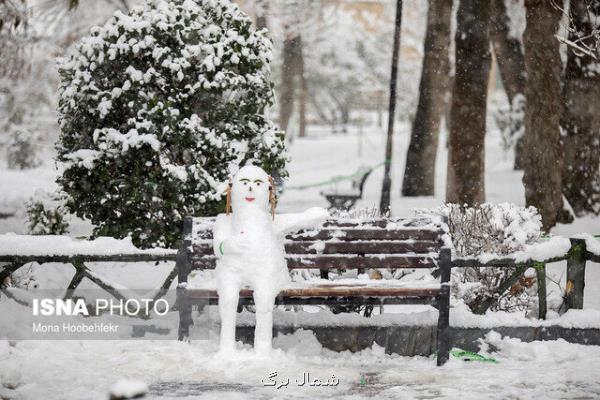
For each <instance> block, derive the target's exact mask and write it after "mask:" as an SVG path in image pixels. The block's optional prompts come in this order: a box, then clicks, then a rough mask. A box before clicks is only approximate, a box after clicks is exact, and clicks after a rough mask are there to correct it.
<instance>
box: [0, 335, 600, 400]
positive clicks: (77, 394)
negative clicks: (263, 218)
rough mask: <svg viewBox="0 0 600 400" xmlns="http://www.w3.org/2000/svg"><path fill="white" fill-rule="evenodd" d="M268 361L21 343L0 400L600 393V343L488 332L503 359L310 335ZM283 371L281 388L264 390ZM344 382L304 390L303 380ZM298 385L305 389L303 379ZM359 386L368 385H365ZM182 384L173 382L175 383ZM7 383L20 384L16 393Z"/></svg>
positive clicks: (6, 367) (2, 361) (188, 350)
mask: <svg viewBox="0 0 600 400" xmlns="http://www.w3.org/2000/svg"><path fill="white" fill-rule="evenodd" d="M275 346H276V347H277V348H279V350H277V351H276V353H275V354H274V356H273V357H272V358H271V359H255V358H254V356H253V354H252V352H251V350H249V349H248V348H245V349H242V350H240V351H239V353H238V355H237V357H235V358H232V359H224V358H222V357H219V356H216V355H215V352H216V350H217V345H216V342H215V341H212V340H211V341H205V342H202V341H196V342H194V343H192V344H189V343H181V342H175V341H106V342H101V341H88V342H85V341H83V342H79V341H54V342H48V341H21V342H18V343H16V344H14V345H11V344H9V342H7V341H2V342H0V381H1V382H2V383H3V385H4V387H3V388H0V398H10V399H13V398H14V399H38V398H40V399H41V398H44V399H63V400H68V399H106V398H107V397H108V396H107V393H108V390H109V388H110V386H111V385H112V384H114V383H115V382H116V381H118V380H120V379H122V378H127V379H133V380H138V381H142V382H145V383H147V384H148V385H149V386H150V395H149V396H148V398H158V399H169V398H182V397H178V396H182V395H185V397H183V398H185V399H214V398H219V399H222V400H224V399H248V398H250V399H271V398H282V399H283V398H285V399H289V398H348V399H357V398H365V399H366V398H373V397H375V398H378V399H386V398H388V399H398V398H401V399H431V398H446V399H458V398H461V399H477V400H481V399H507V398H511V399H540V398H544V399H565V398H578V399H595V398H599V397H600V372H599V370H598V360H599V359H600V347H598V346H583V345H575V344H569V343H566V342H564V341H549V342H533V343H522V342H520V341H519V340H516V339H509V338H504V339H501V338H500V337H499V335H497V334H494V333H491V334H489V335H488V337H487V339H486V341H485V344H484V349H485V348H486V347H487V348H495V349H498V350H499V351H498V352H495V353H493V354H492V356H493V357H494V358H496V359H497V360H498V361H499V363H498V364H490V363H481V362H464V361H460V360H458V359H452V360H450V362H449V363H448V364H446V365H445V366H444V367H441V368H438V367H436V366H435V361H434V359H433V358H424V357H412V358H410V357H399V356H395V355H386V354H384V353H383V350H382V349H381V348H373V349H369V350H365V351H362V352H360V353H355V354H352V353H348V352H344V353H336V352H331V351H328V350H325V349H323V348H321V346H320V345H319V344H318V342H317V341H316V339H315V338H314V336H313V334H312V333H311V332H308V331H299V332H296V333H295V334H293V335H289V336H283V337H279V338H277V339H276V341H275ZM273 372H277V376H276V377H275V378H274V380H275V381H276V382H277V385H279V384H281V383H284V382H285V380H287V379H289V380H290V383H289V385H287V387H286V386H282V387H280V388H279V389H277V387H273V386H264V385H263V383H262V382H261V380H262V381H263V382H270V381H269V374H271V373H273ZM304 373H310V380H311V381H312V380H313V379H314V378H318V379H321V380H322V381H324V380H327V379H330V378H331V377H332V375H335V377H336V378H337V379H339V385H337V386H329V387H315V386H308V385H304V386H298V383H301V382H302V381H304V378H303V374H304ZM296 380H298V383H297V382H296ZM361 380H362V381H363V383H364V384H361ZM174 382H176V383H174ZM7 386H16V389H14V390H10V389H8V388H7Z"/></svg>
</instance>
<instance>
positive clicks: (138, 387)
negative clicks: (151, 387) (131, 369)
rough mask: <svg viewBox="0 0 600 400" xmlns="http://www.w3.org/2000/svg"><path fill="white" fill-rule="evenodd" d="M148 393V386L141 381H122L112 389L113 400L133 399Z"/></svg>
mask: <svg viewBox="0 0 600 400" xmlns="http://www.w3.org/2000/svg"><path fill="white" fill-rule="evenodd" d="M147 392H148V385H146V384H145V383H144V382H141V381H134V380H127V379H122V380H120V381H118V382H117V383H115V384H114V385H113V386H112V387H111V388H110V395H111V399H133V398H136V397H142V396H143V395H144V394H146V393H147Z"/></svg>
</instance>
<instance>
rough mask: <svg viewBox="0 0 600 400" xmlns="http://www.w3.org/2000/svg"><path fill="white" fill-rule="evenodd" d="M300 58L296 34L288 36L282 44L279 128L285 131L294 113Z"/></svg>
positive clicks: (298, 36)
mask: <svg viewBox="0 0 600 400" xmlns="http://www.w3.org/2000/svg"><path fill="white" fill-rule="evenodd" d="M301 58H302V40H301V38H300V35H298V34H295V33H294V34H289V35H288V37H287V38H286V39H285V40H284V42H283V64H282V71H281V96H280V101H279V125H280V126H279V127H280V128H281V129H282V130H283V131H287V128H288V125H289V123H290V119H291V118H292V113H293V111H294V95H295V86H296V77H297V76H298V69H299V66H300V60H301Z"/></svg>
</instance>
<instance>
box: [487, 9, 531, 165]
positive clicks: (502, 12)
mask: <svg viewBox="0 0 600 400" xmlns="http://www.w3.org/2000/svg"><path fill="white" fill-rule="evenodd" d="M491 7H492V9H491V14H492V15H491V20H490V37H491V39H492V45H493V47H494V53H495V54H496V60H497V61H498V66H499V68H500V76H501V77H502V83H503V84H504V89H505V91H506V95H507V97H508V102H509V104H510V106H511V108H512V107H513V105H514V99H515V97H516V96H517V95H519V94H521V95H525V84H526V82H527V74H526V72H525V57H524V55H523V50H522V49H521V42H520V41H519V38H516V37H513V36H511V34H510V17H509V16H508V14H507V10H506V4H505V2H504V0H493V1H492V4H491ZM514 168H515V169H516V170H520V169H523V138H520V139H518V140H517V144H516V147H515V164H514Z"/></svg>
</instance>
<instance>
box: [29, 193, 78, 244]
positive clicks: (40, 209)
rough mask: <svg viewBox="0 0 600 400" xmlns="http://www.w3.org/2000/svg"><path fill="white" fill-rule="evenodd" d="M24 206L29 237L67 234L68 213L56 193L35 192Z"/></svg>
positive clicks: (61, 199) (62, 200)
mask: <svg viewBox="0 0 600 400" xmlns="http://www.w3.org/2000/svg"><path fill="white" fill-rule="evenodd" d="M25 206H26V208H27V221H28V223H29V225H28V228H29V233H30V234H31V235H63V234H65V233H68V232H69V218H68V211H67V209H66V208H65V206H64V199H63V198H62V197H61V196H60V195H59V194H58V193H46V192H42V191H37V192H36V193H35V197H34V198H32V199H31V200H30V201H28V202H27V204H26V205H25Z"/></svg>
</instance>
